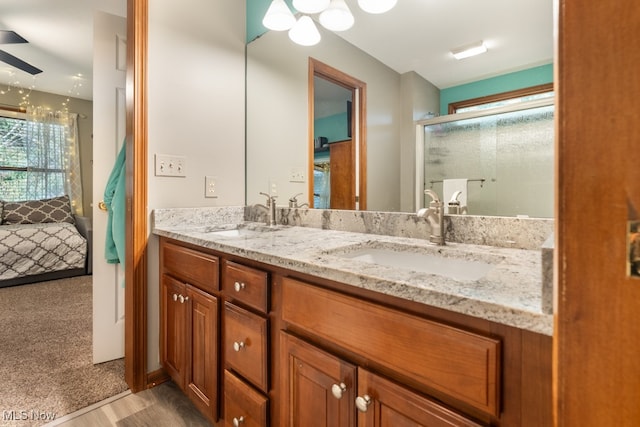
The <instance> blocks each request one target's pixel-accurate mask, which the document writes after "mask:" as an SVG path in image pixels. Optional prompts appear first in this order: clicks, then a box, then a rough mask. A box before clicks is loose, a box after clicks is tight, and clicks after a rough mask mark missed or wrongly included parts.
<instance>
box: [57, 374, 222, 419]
mask: <svg viewBox="0 0 640 427" xmlns="http://www.w3.org/2000/svg"><path fill="white" fill-rule="evenodd" d="M79 412H82V411H79ZM69 418H71V419H69ZM53 426H61V427H87V426H91V427H112V426H115V427H146V426H149V427H182V426H184V427H211V423H209V422H208V421H207V420H206V419H205V418H204V417H203V416H202V415H201V414H200V412H198V410H197V409H196V408H195V406H193V404H192V403H191V402H190V401H189V399H188V398H187V397H186V396H185V395H184V394H183V393H182V392H181V391H180V389H178V387H177V386H176V385H175V384H174V383H172V382H166V383H163V384H160V385H159V386H157V387H154V388H151V389H149V390H144V391H141V392H139V393H136V394H127V395H126V396H123V397H121V398H119V399H117V400H114V401H112V402H110V403H107V404H104V405H101V406H98V407H96V408H94V409H92V410H90V411H89V412H86V413H84V414H81V415H78V416H75V414H72V415H70V416H67V417H64V418H63V419H61V420H59V421H56V422H53V423H50V424H47V426H45V427H53Z"/></svg>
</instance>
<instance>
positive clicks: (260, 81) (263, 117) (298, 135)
mask: <svg viewBox="0 0 640 427" xmlns="http://www.w3.org/2000/svg"><path fill="white" fill-rule="evenodd" d="M320 31H321V32H322V41H321V42H320V43H319V44H317V45H315V46H312V47H303V46H297V45H295V44H294V43H293V42H291V40H289V38H288V37H287V34H286V32H275V31H271V32H268V33H266V34H264V35H262V36H261V37H260V38H258V39H256V40H255V41H253V42H252V43H251V44H249V46H248V47H247V55H248V59H247V203H250V204H251V203H258V202H259V203H263V202H264V200H263V199H264V197H262V196H260V195H259V194H258V193H259V192H260V191H266V190H267V189H268V182H269V178H276V180H277V181H278V187H279V194H280V195H279V197H280V198H279V200H278V203H279V204H286V202H287V198H288V197H289V196H291V195H293V194H295V193H300V192H302V193H304V194H305V197H306V195H307V191H308V188H307V183H289V182H288V174H289V170H290V169H291V168H292V167H302V168H304V170H305V171H306V170H307V164H308V159H309V157H308V126H309V123H308V101H307V100H308V67H309V65H308V58H309V57H313V58H315V59H317V60H319V61H321V62H324V63H326V64H328V65H330V66H332V67H334V68H337V69H339V70H340V71H343V72H345V73H347V74H349V75H350V76H352V77H355V78H357V79H359V80H362V81H364V82H366V84H367V187H368V190H367V208H368V209H369V210H380V211H390V210H391V211H397V210H399V208H400V192H399V188H400V150H399V147H400V131H399V129H400V122H401V121H400V114H401V111H400V75H399V74H398V73H396V72H395V71H393V70H392V69H390V68H389V67H387V66H385V65H384V64H382V63H381V62H379V61H377V60H376V59H374V58H373V57H371V56H369V55H368V54H366V53H364V52H363V51H361V50H359V49H357V48H355V47H354V46H353V45H351V44H349V43H347V42H345V41H344V40H343V39H341V38H340V37H338V36H336V35H335V34H333V33H331V32H329V31H325V30H322V29H321V30H320ZM306 178H307V179H308V178H309V177H306Z"/></svg>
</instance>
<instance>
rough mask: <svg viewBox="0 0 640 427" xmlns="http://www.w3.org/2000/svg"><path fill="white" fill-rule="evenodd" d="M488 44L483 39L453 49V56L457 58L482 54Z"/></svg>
mask: <svg viewBox="0 0 640 427" xmlns="http://www.w3.org/2000/svg"><path fill="white" fill-rule="evenodd" d="M487 50H488V49H487V46H486V45H485V44H484V42H483V41H482V40H480V41H479V42H475V43H472V44H469V45H466V46H462V47H459V48H457V49H451V53H452V54H453V57H454V58H456V59H464V58H469V57H470V56H475V55H480V54H481V53H485V52H486V51H487Z"/></svg>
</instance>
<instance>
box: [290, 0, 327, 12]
mask: <svg viewBox="0 0 640 427" xmlns="http://www.w3.org/2000/svg"><path fill="white" fill-rule="evenodd" d="M329 2H330V0H293V7H295V8H296V10H297V11H298V12H302V13H306V14H307V15H311V14H314V13H320V12H322V11H323V10H325V9H326V8H328V7H329Z"/></svg>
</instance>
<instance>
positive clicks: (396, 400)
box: [356, 368, 481, 427]
mask: <svg viewBox="0 0 640 427" xmlns="http://www.w3.org/2000/svg"><path fill="white" fill-rule="evenodd" d="M356 405H357V407H358V427H453V426H457V427H463V426H464V427H478V426H481V424H477V423H476V422H474V421H471V420H469V419H467V418H465V417H463V416H461V415H459V414H457V413H455V412H453V411H451V410H449V409H447V408H445V407H443V406H440V405H439V404H437V403H436V402H434V401H431V400H429V399H426V398H424V397H422V396H421V395H418V394H416V393H415V392H413V391H411V390H408V389H406V388H404V387H402V386H400V385H398V384H396V383H393V382H391V381H389V380H386V379H384V378H382V377H380V376H378V375H375V374H373V373H371V372H369V371H367V370H365V369H362V368H358V397H357V402H356Z"/></svg>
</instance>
